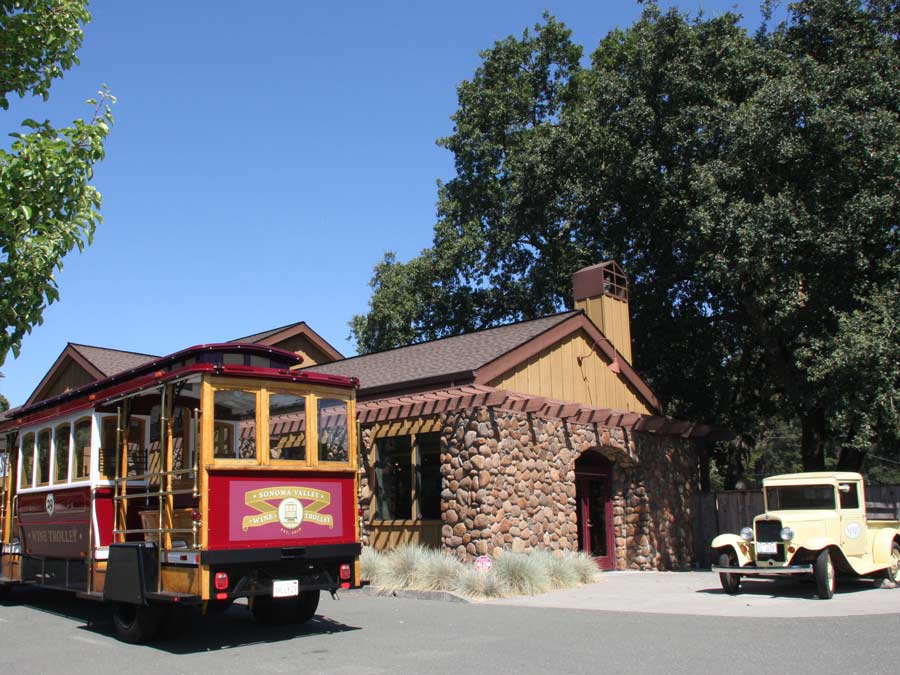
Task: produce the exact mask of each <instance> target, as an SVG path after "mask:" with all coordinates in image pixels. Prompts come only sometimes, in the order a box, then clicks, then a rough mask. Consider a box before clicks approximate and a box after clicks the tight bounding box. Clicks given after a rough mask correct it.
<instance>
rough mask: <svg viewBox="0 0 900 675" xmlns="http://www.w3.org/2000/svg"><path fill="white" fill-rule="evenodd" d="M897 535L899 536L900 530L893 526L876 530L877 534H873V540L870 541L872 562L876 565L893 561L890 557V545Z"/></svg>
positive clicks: (888, 563)
mask: <svg viewBox="0 0 900 675" xmlns="http://www.w3.org/2000/svg"><path fill="white" fill-rule="evenodd" d="M898 537H900V531H898V530H896V529H894V528H893V527H886V528H885V529H883V530H878V534H876V535H875V541H873V542H872V562H873V563H875V564H876V565H878V564H882V563H883V564H885V565H890V564H891V563H892V562H893V560H892V559H891V545H892V544H893V543H894V539H897V538H898Z"/></svg>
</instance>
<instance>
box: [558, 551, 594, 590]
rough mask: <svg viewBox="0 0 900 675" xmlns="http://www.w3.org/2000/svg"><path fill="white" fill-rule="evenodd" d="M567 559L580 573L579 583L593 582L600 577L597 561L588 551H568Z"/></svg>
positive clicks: (577, 572)
mask: <svg viewBox="0 0 900 675" xmlns="http://www.w3.org/2000/svg"><path fill="white" fill-rule="evenodd" d="M566 560H567V561H568V564H569V565H570V566H571V567H572V569H573V570H574V571H575V573H576V574H577V575H578V583H579V584H593V583H596V582H597V581H598V580H599V579H600V570H599V569H597V563H596V562H595V561H594V559H593V558H592V557H591V556H589V555H588V554H587V553H584V552H582V551H579V552H578V553H567V554H566Z"/></svg>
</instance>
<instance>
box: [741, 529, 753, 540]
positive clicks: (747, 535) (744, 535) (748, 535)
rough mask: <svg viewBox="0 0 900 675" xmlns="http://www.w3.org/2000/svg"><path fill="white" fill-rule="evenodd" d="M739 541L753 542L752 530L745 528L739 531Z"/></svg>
mask: <svg viewBox="0 0 900 675" xmlns="http://www.w3.org/2000/svg"><path fill="white" fill-rule="evenodd" d="M741 539H743V540H744V541H753V528H752V527H745V528H744V529H743V530H741Z"/></svg>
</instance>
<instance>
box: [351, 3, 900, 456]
mask: <svg viewBox="0 0 900 675" xmlns="http://www.w3.org/2000/svg"><path fill="white" fill-rule="evenodd" d="M898 30H900V9H898V7H897V5H896V3H895V2H889V1H888V0H868V1H866V2H857V1H853V0H806V1H802V2H796V3H792V4H790V5H789V6H788V15H787V19H786V20H785V21H784V22H782V23H780V24H778V25H776V26H774V27H772V28H769V27H768V26H765V25H764V26H762V27H761V28H760V29H759V30H758V31H757V32H756V33H755V34H750V33H748V32H747V31H746V30H745V29H743V28H742V27H741V26H740V24H739V17H738V16H736V15H734V14H724V15H721V16H716V17H713V18H705V17H703V16H699V17H689V16H687V15H684V14H682V13H680V12H678V11H677V10H674V9H673V10H669V11H663V10H661V9H660V8H659V7H658V6H657V5H656V4H655V3H652V2H651V3H646V5H645V8H644V11H643V14H642V16H641V18H640V20H638V21H637V22H636V23H635V24H634V25H632V26H630V27H629V28H627V29H624V30H617V31H613V32H612V33H610V34H609V35H608V36H607V37H606V38H605V39H604V40H602V41H601V43H600V45H599V46H598V47H597V49H596V50H595V51H594V52H593V54H592V55H591V58H590V63H589V64H584V63H583V60H582V49H581V47H580V46H578V45H576V44H575V43H573V42H572V39H571V34H570V31H569V30H568V29H567V28H566V26H564V25H563V24H562V23H560V22H558V21H556V20H555V19H554V18H553V17H550V16H545V18H544V20H543V21H542V22H541V23H539V24H538V25H536V26H535V27H534V29H533V31H529V30H526V31H525V32H524V33H523V34H522V35H521V37H519V38H515V37H510V38H507V39H506V40H503V41H500V42H497V43H496V44H495V45H494V46H493V48H491V49H489V50H487V51H485V52H483V53H482V63H481V65H480V66H479V68H478V69H477V70H476V72H475V74H474V76H473V78H472V79H471V80H469V81H467V82H464V83H462V84H461V85H460V87H459V90H458V94H459V109H458V110H457V112H456V113H455V115H454V116H453V122H454V129H453V133H452V134H451V135H450V136H448V137H447V138H444V139H441V140H440V141H439V143H440V144H441V145H443V146H444V147H446V148H448V149H449V150H450V151H451V152H453V154H454V157H455V168H456V175H455V176H454V177H453V178H452V179H451V180H449V181H448V182H447V183H445V184H442V185H440V186H439V202H438V213H437V216H438V218H437V223H436V225H435V227H434V242H433V246H432V247H431V248H429V249H426V250H424V251H423V252H422V253H421V255H420V256H418V257H417V258H415V259H413V260H411V261H409V262H406V263H403V262H398V261H397V260H396V259H395V258H394V256H393V255H392V254H388V255H387V256H386V257H385V259H384V260H383V261H382V262H381V263H380V264H379V265H378V266H377V267H376V273H375V276H374V278H373V280H372V286H373V295H372V299H371V303H370V311H369V312H368V313H367V314H366V315H362V316H357V317H354V319H353V321H352V322H351V328H352V331H353V335H354V336H355V338H356V340H357V344H358V347H359V349H360V350H361V351H362V352H370V351H377V350H380V349H385V348H389V347H393V346H397V345H399V344H406V343H408V342H410V341H412V340H423V339H431V338H435V337H440V336H444V335H452V334H456V333H460V332H464V331H468V330H473V329H477V328H483V327H488V326H492V325H496V324H499V323H504V322H509V321H512V320H517V319H525V318H530V317H534V316H540V315H543V314H547V313H550V312H553V311H557V310H561V309H563V308H567V307H571V305H572V293H571V290H572V289H571V275H572V273H573V272H574V271H576V270H577V269H579V268H581V267H584V266H586V265H589V264H593V263H595V262H598V261H600V260H604V259H608V258H614V259H617V260H618V261H619V262H620V263H621V264H622V266H623V267H624V268H625V269H626V271H627V272H628V274H629V276H630V282H631V313H632V336H633V340H634V349H633V351H634V360H635V365H636V367H637V368H638V370H639V372H641V373H642V374H643V375H644V376H645V378H646V379H647V380H648V381H649V382H650V384H651V386H652V387H653V388H654V391H655V392H656V393H657V395H658V396H659V397H660V398H661V400H663V401H665V402H666V412H667V413H668V414H671V415H674V416H678V417H683V418H687V419H692V420H698V421H705V422H711V423H715V424H720V425H726V426H729V427H731V428H732V429H735V430H736V431H738V432H741V433H743V434H747V435H748V438H749V439H750V442H752V436H753V435H754V434H756V435H757V436H758V435H759V433H760V431H761V427H762V426H763V425H764V424H765V423H768V422H770V421H772V420H783V421H786V422H788V423H790V424H791V425H793V428H796V429H798V430H799V435H800V439H799V440H800V446H801V451H802V463H803V465H804V466H805V467H806V468H810V469H813V468H821V467H823V466H825V463H826V455H827V454H828V452H827V451H828V449H830V448H838V449H839V450H840V452H839V456H838V457H836V458H831V457H829V461H831V460H836V461H837V462H838V463H839V464H840V465H841V466H847V467H849V466H858V465H859V463H860V461H861V459H862V456H863V455H862V453H864V452H865V450H866V449H868V448H870V447H872V446H873V445H874V444H879V445H880V447H885V448H888V449H889V450H890V451H891V452H893V453H895V454H896V453H897V451H898V446H900V443H898V439H900V412H898V406H900V395H898V394H900V365H898V364H900V330H898V323H900V293H898V279H900V248H898V243H900V241H898V237H900V232H898V212H900V42H898V37H900V36H898ZM764 420H765V421H767V422H763V421H764ZM779 424H780V422H779ZM745 440H746V439H745ZM882 452H886V450H885V451H882Z"/></svg>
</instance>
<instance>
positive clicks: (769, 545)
mask: <svg viewBox="0 0 900 675" xmlns="http://www.w3.org/2000/svg"><path fill="white" fill-rule="evenodd" d="M756 552H757V553H778V544H777V543H776V542H774V541H758V542H756Z"/></svg>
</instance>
